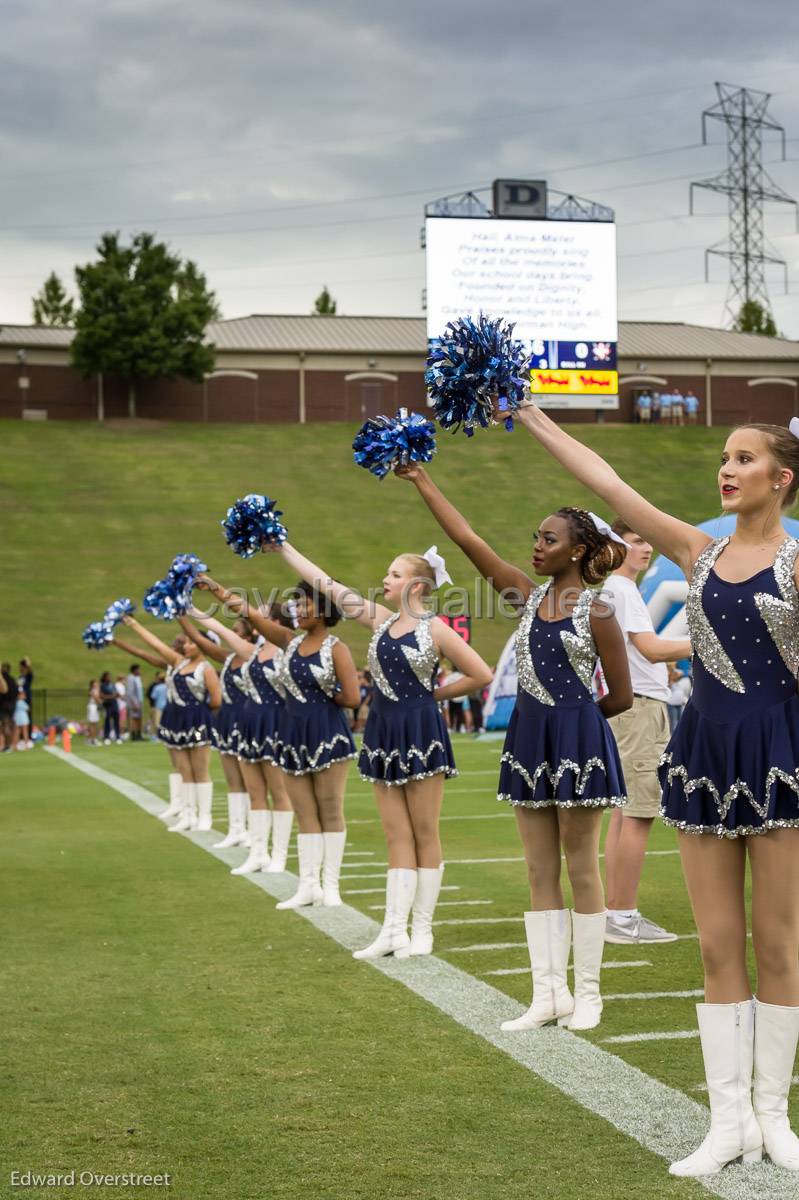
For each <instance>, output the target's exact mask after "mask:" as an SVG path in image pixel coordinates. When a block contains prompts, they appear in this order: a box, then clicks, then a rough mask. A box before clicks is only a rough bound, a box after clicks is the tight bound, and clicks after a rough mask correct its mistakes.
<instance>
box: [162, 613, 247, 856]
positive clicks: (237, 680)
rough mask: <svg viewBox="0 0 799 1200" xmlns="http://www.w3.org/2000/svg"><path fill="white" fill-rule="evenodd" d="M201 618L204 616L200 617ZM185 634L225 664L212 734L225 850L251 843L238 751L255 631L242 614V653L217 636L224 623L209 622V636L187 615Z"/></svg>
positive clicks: (237, 626)
mask: <svg viewBox="0 0 799 1200" xmlns="http://www.w3.org/2000/svg"><path fill="white" fill-rule="evenodd" d="M200 620H202V618H200ZM178 621H179V622H180V624H181V626H182V628H183V630H184V632H185V633H186V636H187V637H189V638H191V640H192V641H193V642H195V643H196V644H197V645H198V646H199V647H200V650H201V651H202V653H203V654H204V655H205V656H206V657H207V658H209V659H213V661H214V662H218V663H221V664H222V670H221V671H220V672H219V688H220V692H221V694H222V703H221V705H220V707H219V709H218V710H217V712H215V713H214V721H213V728H212V731H211V732H212V736H213V739H214V746H215V747H216V749H217V750H218V751H219V761H220V763H221V764H222V773H223V775H224V776H225V783H226V784H227V810H228V831H227V834H226V835H225V837H224V838H223V839H222V841H221V842H215V843H214V849H215V850H226V849H227V848H228V847H229V846H248V847H249V845H250V838H249V834H248V832H247V812H248V810H249V805H250V801H249V796H248V794H247V786H246V784H245V781H244V778H243V776H242V772H241V765H240V763H239V755H240V750H241V738H242V730H241V722H242V718H243V716H244V710H245V708H246V705H247V692H246V686H245V682H244V679H243V677H242V667H243V665H244V663H245V662H246V661H247V659H248V658H249V657H250V655H251V654H252V652H253V644H254V641H255V633H254V630H253V627H252V625H251V624H250V622H249V621H248V620H247V619H246V617H239V619H238V621H236V623H235V626H234V629H235V636H236V640H237V644H238V645H239V646H240V648H241V649H242V650H243V652H244V653H243V654H237V653H236V652H235V651H228V650H224V649H223V648H222V645H221V642H219V641H217V640H216V639H217V638H218V637H224V636H225V635H226V633H227V632H228V631H227V630H226V629H225V626H224V625H221V624H217V627H216V629H215V631H212V630H211V629H210V622H205V621H203V624H206V625H208V627H209V631H208V634H207V636H206V635H205V634H203V633H201V632H200V630H199V629H198V628H197V626H196V625H194V624H193V623H192V622H191V621H190V620H189V619H188V617H178Z"/></svg>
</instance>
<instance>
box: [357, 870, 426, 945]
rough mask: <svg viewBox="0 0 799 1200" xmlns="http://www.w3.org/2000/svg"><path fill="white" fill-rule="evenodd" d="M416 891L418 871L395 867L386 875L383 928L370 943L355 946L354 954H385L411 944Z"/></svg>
mask: <svg viewBox="0 0 799 1200" xmlns="http://www.w3.org/2000/svg"><path fill="white" fill-rule="evenodd" d="M415 895H416V872H415V871H411V870H409V869H408V868H407V867H392V869H391V870H390V871H389V872H388V874H387V875H386V914H385V916H384V918H383V928H382V929H381V930H380V932H379V934H378V935H377V937H376V939H375V940H374V941H373V942H372V944H371V946H366V948H365V949H363V950H356V951H355V953H354V954H353V956H352V957H353V958H383V957H384V956H385V955H386V954H393V953H394V951H395V950H404V949H405V948H406V947H407V946H409V945H410V938H409V937H408V917H409V915H410V911H411V905H412V904H413V898H414V896H415Z"/></svg>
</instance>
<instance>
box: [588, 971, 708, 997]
mask: <svg viewBox="0 0 799 1200" xmlns="http://www.w3.org/2000/svg"><path fill="white" fill-rule="evenodd" d="M608 965H609V964H608V963H604V964H603V966H605V967H607V966H608ZM704 994H705V993H704V991H703V989H702V988H693V989H692V990H691V991H690V992H619V993H618V994H617V995H615V996H606V995H605V993H604V992H603V993H602V999H603V1000H690V999H694V1000H695V999H696V998H697V997H698V996H704Z"/></svg>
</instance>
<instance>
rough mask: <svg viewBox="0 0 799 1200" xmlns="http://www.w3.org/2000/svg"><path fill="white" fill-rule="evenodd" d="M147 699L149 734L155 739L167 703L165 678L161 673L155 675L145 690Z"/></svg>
mask: <svg viewBox="0 0 799 1200" xmlns="http://www.w3.org/2000/svg"><path fill="white" fill-rule="evenodd" d="M147 697H148V699H149V701H150V711H151V717H150V734H151V736H152V737H156V736H157V734H158V727H159V726H160V724H161V714H162V713H163V711H164V709H165V708H166V701H167V688H166V677H165V675H164V672H163V671H158V672H157V673H156V676H155V679H154V680H153V682H152V683H151V684H150V686H149V688H148V689H147Z"/></svg>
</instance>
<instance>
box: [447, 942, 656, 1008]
mask: <svg viewBox="0 0 799 1200" xmlns="http://www.w3.org/2000/svg"><path fill="white" fill-rule="evenodd" d="M445 953H449V951H445ZM651 966H652V964H651V962H646V960H645V959H638V960H636V961H635V962H603V964H602V970H603V971H612V970H613V968H614V967H651ZM569 970H570V971H573V970H574V967H573V966H572V964H571V963H569ZM480 974H481V976H483V975H529V974H530V968H529V966H528V967H501V968H500V969H499V970H498V971H481V972H480ZM602 999H603V1000H616V999H618V997H616V996H603V997H602ZM625 999H626V996H625Z"/></svg>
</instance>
